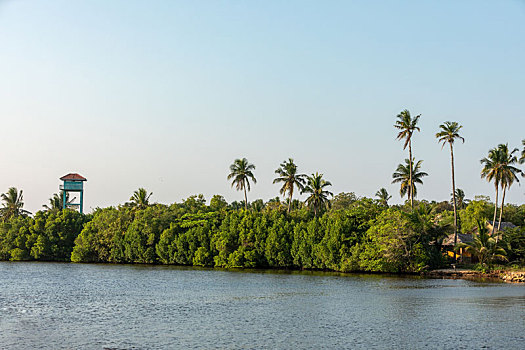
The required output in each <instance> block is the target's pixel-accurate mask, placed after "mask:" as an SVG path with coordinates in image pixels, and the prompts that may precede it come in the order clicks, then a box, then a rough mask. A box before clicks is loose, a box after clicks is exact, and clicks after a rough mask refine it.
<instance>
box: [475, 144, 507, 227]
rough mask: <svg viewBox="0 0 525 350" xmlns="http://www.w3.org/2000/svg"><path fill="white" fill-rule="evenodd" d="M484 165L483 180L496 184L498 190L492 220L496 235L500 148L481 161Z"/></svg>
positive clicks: (494, 149)
mask: <svg viewBox="0 0 525 350" xmlns="http://www.w3.org/2000/svg"><path fill="white" fill-rule="evenodd" d="M480 162H481V164H483V169H481V178H482V179H483V178H484V179H487V181H488V182H494V188H495V189H496V201H495V203H494V219H493V220H492V234H494V228H495V226H496V225H495V223H496V214H497V212H498V195H499V186H500V184H501V175H502V174H501V152H500V151H499V149H498V148H493V149H491V150H489V154H488V156H487V157H486V158H483V159H481V160H480Z"/></svg>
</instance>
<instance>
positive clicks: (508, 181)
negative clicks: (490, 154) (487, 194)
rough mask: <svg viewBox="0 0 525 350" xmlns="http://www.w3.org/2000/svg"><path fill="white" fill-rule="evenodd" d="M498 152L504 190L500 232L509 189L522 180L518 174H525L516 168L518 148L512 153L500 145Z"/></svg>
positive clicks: (500, 212) (499, 225) (500, 214)
mask: <svg viewBox="0 0 525 350" xmlns="http://www.w3.org/2000/svg"><path fill="white" fill-rule="evenodd" d="M498 151H499V152H500V162H501V188H502V189H503V194H502V196H501V206H500V211H499V220H498V231H499V230H500V228H501V218H502V216H503V207H504V206H505V193H506V191H507V189H509V188H510V187H511V186H512V184H514V182H520V180H519V179H518V174H520V175H523V172H522V171H521V170H520V169H518V168H516V167H515V166H514V164H516V163H517V162H518V157H516V156H515V155H514V153H516V152H518V151H519V150H518V149H517V148H514V149H513V150H512V151H510V150H509V146H508V144H505V145H504V144H500V145H498Z"/></svg>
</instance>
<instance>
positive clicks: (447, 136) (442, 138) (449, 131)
mask: <svg viewBox="0 0 525 350" xmlns="http://www.w3.org/2000/svg"><path fill="white" fill-rule="evenodd" d="M439 127H440V128H441V131H440V132H438V133H437V134H436V138H437V139H438V142H440V143H441V149H443V147H445V145H446V144H447V143H448V144H449V145H450V166H451V169H452V199H453V200H452V205H453V206H454V245H455V244H457V243H458V210H457V206H456V180H455V176H454V141H456V140H461V141H463V143H465V139H464V138H463V137H461V136H460V135H459V130H461V128H462V127H463V126H461V125H459V124H458V123H457V122H449V121H447V122H444V123H443V124H441V125H440V126H439ZM454 256H455V254H454Z"/></svg>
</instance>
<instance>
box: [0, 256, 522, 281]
mask: <svg viewBox="0 0 525 350" xmlns="http://www.w3.org/2000/svg"><path fill="white" fill-rule="evenodd" d="M0 262H14V263H58V264H75V265H76V264H80V265H113V266H118V265H128V266H144V267H146V266H148V267H149V266H158V267H159V266H162V267H170V266H173V267H180V268H188V269H201V270H216V271H237V272H254V273H261V272H270V271H272V272H275V273H279V272H281V273H294V272H298V273H301V272H302V273H312V274H316V273H327V274H334V275H348V276H350V275H360V274H362V275H385V276H399V277H404V276H405V277H417V276H420V277H425V278H434V279H464V280H484V281H487V282H505V283H516V284H522V283H523V284H525V271H511V270H494V271H492V272H487V273H483V272H481V271H476V270H471V269H464V268H456V269H452V268H449V269H436V270H430V271H423V272H420V273H409V272H405V273H391V272H377V271H346V272H343V271H336V270H317V269H274V268H221V267H211V266H193V265H175V264H142V263H136V264H132V263H131V264H130V263H108V262H90V263H76V262H71V261H44V260H40V261H37V260H29V261H27V260H26V261H9V260H2V261H0Z"/></svg>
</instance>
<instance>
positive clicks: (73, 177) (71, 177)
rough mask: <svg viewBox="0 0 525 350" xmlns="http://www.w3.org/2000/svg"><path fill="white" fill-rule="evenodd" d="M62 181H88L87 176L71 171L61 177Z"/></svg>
mask: <svg viewBox="0 0 525 350" xmlns="http://www.w3.org/2000/svg"><path fill="white" fill-rule="evenodd" d="M60 180H62V181H87V179H86V178H85V177H83V176H82V175H79V174H77V173H69V174H67V175H64V176H62V177H61V178H60Z"/></svg>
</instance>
